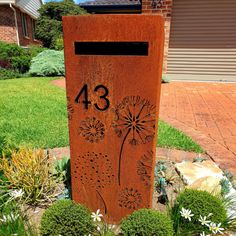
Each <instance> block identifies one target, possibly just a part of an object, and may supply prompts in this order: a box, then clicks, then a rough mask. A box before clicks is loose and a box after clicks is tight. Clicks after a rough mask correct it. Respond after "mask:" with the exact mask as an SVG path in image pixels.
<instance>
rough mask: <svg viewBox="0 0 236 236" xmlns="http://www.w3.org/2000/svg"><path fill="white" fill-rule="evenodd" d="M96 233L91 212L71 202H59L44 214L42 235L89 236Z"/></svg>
mask: <svg viewBox="0 0 236 236" xmlns="http://www.w3.org/2000/svg"><path fill="white" fill-rule="evenodd" d="M93 231H94V225H93V221H92V218H91V214H90V211H89V210H88V209H87V208H86V207H84V206H83V205H80V204H76V203H75V202H73V201H71V200H68V199H67V200H58V201H56V202H55V203H54V204H53V205H51V206H50V207H49V208H47V210H46V211H45V212H44V214H43V216H42V219H41V226H40V233H41V234H40V235H41V236H54V235H88V234H90V233H92V232H93Z"/></svg>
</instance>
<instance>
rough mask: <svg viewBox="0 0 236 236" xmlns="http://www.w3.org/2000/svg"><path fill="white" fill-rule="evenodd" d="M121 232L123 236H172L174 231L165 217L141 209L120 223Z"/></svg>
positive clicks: (152, 211)
mask: <svg viewBox="0 0 236 236" xmlns="http://www.w3.org/2000/svg"><path fill="white" fill-rule="evenodd" d="M121 232H122V235H124V236H126V235H127V236H128V235H139V236H152V235H153V236H154V235H158V236H172V235H173V232H174V231H173V225H172V221H171V220H170V218H169V217H168V216H167V215H165V214H163V213H160V212H158V211H155V210H152V209H141V210H138V211H135V212H134V213H132V214H131V215H129V216H128V217H127V218H125V219H124V220H123V221H122V222H121Z"/></svg>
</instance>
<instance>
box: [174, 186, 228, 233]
mask: <svg viewBox="0 0 236 236" xmlns="http://www.w3.org/2000/svg"><path fill="white" fill-rule="evenodd" d="M171 217H172V220H173V222H174V230H175V232H176V234H177V235H191V234H197V233H202V232H204V233H215V232H216V231H217V232H218V230H217V229H218V228H217V227H219V230H220V228H221V229H225V228H227V227H228V217H227V212H226V209H225V205H224V202H223V200H222V199H220V198H218V197H216V196H213V195H211V194H210V193H208V192H206V191H200V190H194V189H186V190H184V191H183V192H182V193H180V195H179V196H178V197H177V199H176V203H175V205H174V207H173V208H172V209H171ZM203 221H204V222H205V223H204V222H203ZM210 225H211V226H212V227H210Z"/></svg>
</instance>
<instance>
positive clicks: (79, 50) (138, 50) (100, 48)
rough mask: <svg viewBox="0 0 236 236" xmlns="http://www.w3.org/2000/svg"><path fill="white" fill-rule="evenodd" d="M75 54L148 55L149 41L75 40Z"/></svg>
mask: <svg viewBox="0 0 236 236" xmlns="http://www.w3.org/2000/svg"><path fill="white" fill-rule="evenodd" d="M75 54H76V55H120V56H121V55H127V56H148V42H75Z"/></svg>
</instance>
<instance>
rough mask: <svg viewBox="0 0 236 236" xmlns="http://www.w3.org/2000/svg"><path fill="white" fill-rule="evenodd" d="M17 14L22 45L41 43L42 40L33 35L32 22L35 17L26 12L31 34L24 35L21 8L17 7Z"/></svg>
mask: <svg viewBox="0 0 236 236" xmlns="http://www.w3.org/2000/svg"><path fill="white" fill-rule="evenodd" d="M16 16H17V24H18V32H19V41H20V45H21V46H27V45H30V44H35V45H41V42H40V41H39V40H36V39H34V37H33V27H32V22H31V20H33V18H32V17H30V16H29V15H27V14H25V16H26V22H27V29H28V34H29V36H24V34H23V28H22V27H23V26H22V22H21V11H20V10H19V9H16Z"/></svg>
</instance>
